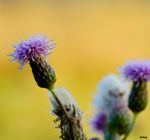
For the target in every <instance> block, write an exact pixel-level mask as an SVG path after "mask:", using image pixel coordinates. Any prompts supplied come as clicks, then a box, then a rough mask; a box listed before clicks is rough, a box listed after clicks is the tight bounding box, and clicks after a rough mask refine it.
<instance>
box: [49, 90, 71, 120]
mask: <svg viewBox="0 0 150 140" xmlns="http://www.w3.org/2000/svg"><path fill="white" fill-rule="evenodd" d="M49 90H50V92H51V93H52V95H53V97H54V98H55V100H56V101H57V103H58V105H59V106H60V108H61V110H62V111H63V113H64V115H65V116H66V118H67V119H68V120H69V117H68V114H67V112H66V110H65V108H64V106H63V105H62V104H61V102H60V100H59V99H58V97H57V96H56V94H55V92H54V90H53V89H51V88H50V89H49Z"/></svg>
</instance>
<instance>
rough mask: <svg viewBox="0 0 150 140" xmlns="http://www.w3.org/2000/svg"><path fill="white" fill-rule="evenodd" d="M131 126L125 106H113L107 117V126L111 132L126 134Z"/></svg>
mask: <svg viewBox="0 0 150 140" xmlns="http://www.w3.org/2000/svg"><path fill="white" fill-rule="evenodd" d="M130 126H131V118H130V116H129V114H128V110H127V107H120V108H115V109H113V110H112V112H111V113H110V115H109V117H108V122H107V127H108V130H109V132H111V133H112V134H118V135H123V134H127V132H128V130H129V128H130Z"/></svg>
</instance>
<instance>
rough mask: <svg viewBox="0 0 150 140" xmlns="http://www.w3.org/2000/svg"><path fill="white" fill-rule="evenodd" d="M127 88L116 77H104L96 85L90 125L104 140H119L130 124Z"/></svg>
mask: <svg viewBox="0 0 150 140" xmlns="http://www.w3.org/2000/svg"><path fill="white" fill-rule="evenodd" d="M127 97H128V88H127V84H126V83H124V82H122V81H121V79H120V78H119V77H118V76H116V75H113V74H111V75H108V76H106V77H104V78H103V79H102V80H101V82H100V83H99V85H98V88H97V95H96V97H95V100H94V106H95V107H96V114H95V115H94V117H93V119H92V121H91V124H92V127H93V129H94V130H96V132H99V133H102V134H103V136H104V139H105V140H119V139H120V138H121V137H122V136H123V135H126V133H127V130H128V128H129V126H130V124H131V117H130V114H129V112H128V107H127Z"/></svg>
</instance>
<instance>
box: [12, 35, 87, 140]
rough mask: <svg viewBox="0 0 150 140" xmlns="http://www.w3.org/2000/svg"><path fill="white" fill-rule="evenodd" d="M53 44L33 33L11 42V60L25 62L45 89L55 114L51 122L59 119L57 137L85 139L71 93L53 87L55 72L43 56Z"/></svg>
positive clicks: (47, 53) (21, 63)
mask: <svg viewBox="0 0 150 140" xmlns="http://www.w3.org/2000/svg"><path fill="white" fill-rule="evenodd" d="M54 47H55V43H53V41H49V40H48V39H47V38H46V37H44V36H42V35H36V36H33V37H32V38H29V39H28V40H26V41H22V42H20V43H19V44H16V45H14V48H15V51H14V53H13V54H11V56H12V61H14V62H18V63H19V64H20V67H21V68H23V67H24V66H25V65H26V64H28V63H29V64H30V67H31V69H32V73H33V76H34V79H35V81H36V83H37V85H38V86H39V87H41V88H46V89H48V90H49V98H50V101H51V104H52V106H53V109H52V112H53V113H54V114H55V115H56V120H55V122H56V121H59V125H58V128H60V129H61V136H60V138H61V139H63V140H86V137H85V135H84V132H83V129H82V126H81V112H80V110H79V108H78V106H77V104H76V103H75V101H74V100H73V97H72V96H71V95H70V94H69V93H68V92H67V91H66V90H63V89H59V90H58V89H55V88H54V84H55V82H56V75H55V72H54V70H53V69H52V67H51V66H50V65H49V64H48V63H47V60H46V58H47V56H48V55H49V53H50V52H51V51H52V49H53V48H54Z"/></svg>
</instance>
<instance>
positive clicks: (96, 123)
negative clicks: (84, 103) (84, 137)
mask: <svg viewBox="0 0 150 140" xmlns="http://www.w3.org/2000/svg"><path fill="white" fill-rule="evenodd" d="M106 122H107V116H106V114H105V113H104V112H99V113H98V114H96V115H95V116H94V118H93V119H92V121H91V125H92V128H93V129H94V130H95V131H96V132H103V131H104V130H105V127H106Z"/></svg>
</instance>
